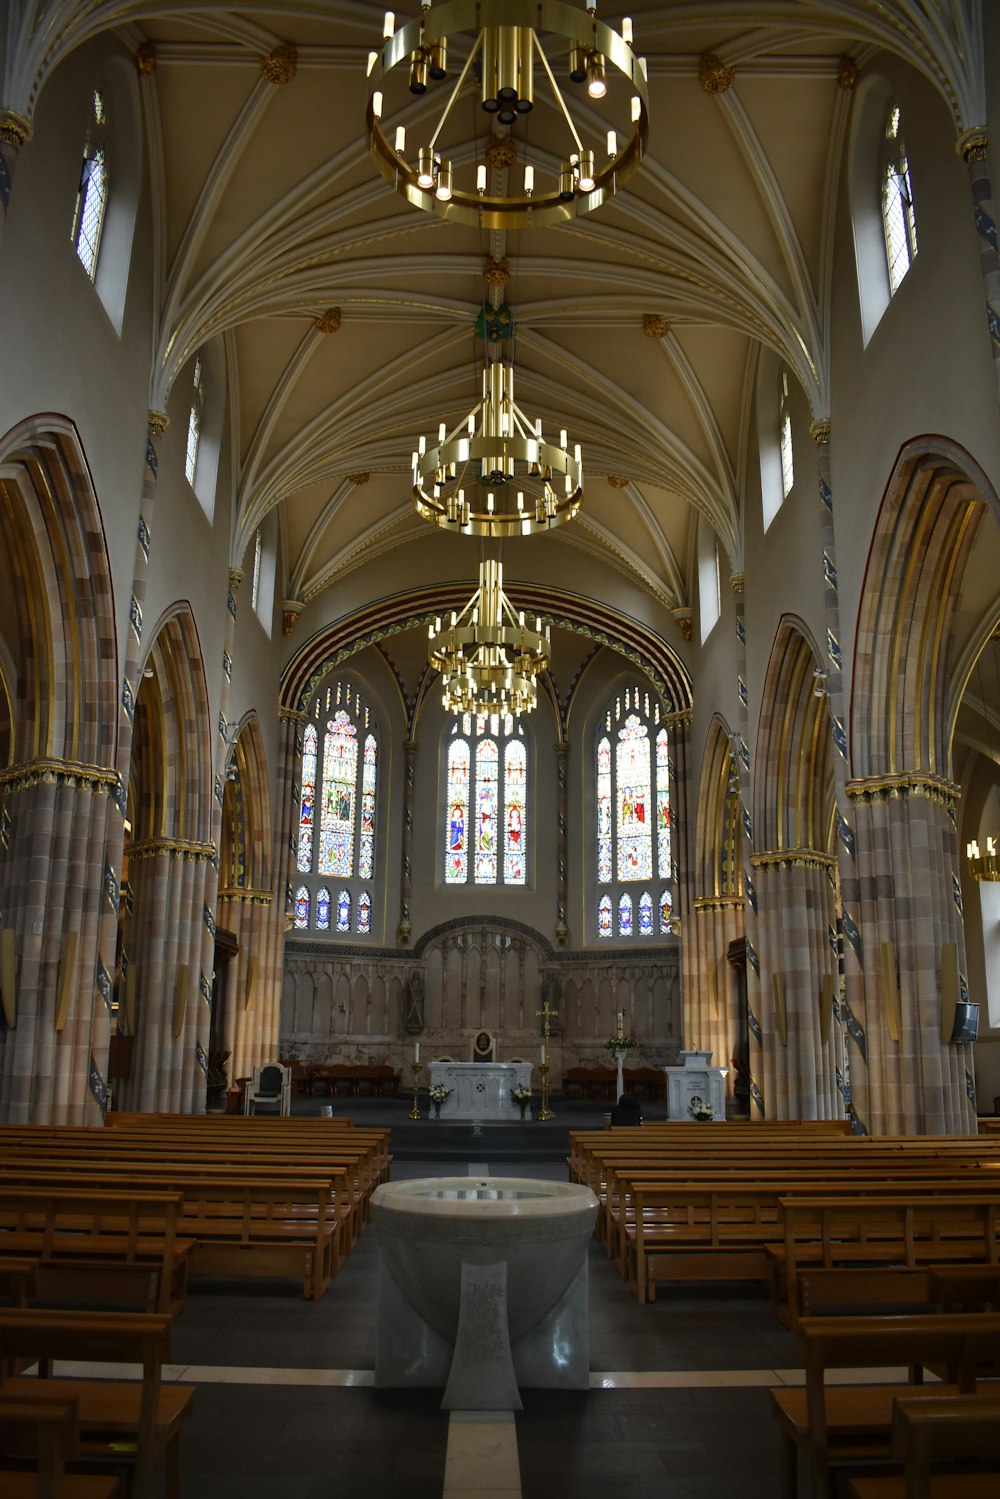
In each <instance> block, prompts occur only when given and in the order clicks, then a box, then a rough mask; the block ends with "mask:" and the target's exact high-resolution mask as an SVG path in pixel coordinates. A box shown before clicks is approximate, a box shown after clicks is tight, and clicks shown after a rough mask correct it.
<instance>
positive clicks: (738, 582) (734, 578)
mask: <svg viewBox="0 0 1000 1499" xmlns="http://www.w3.org/2000/svg"><path fill="white" fill-rule="evenodd" d="M745 582H746V578H745V577H744V575H743V573H730V574H729V586H730V588H731V589H732V590H733V592H734V593H742V592H743V585H744V583H745Z"/></svg>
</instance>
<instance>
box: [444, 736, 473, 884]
mask: <svg viewBox="0 0 1000 1499" xmlns="http://www.w3.org/2000/svg"><path fill="white" fill-rule="evenodd" d="M468 826H469V745H468V741H467V740H465V739H453V740H452V741H451V743H450V744H449V746H448V828H447V833H446V846H447V851H446V856H445V868H444V877H445V880H446V882H447V883H448V884H449V885H464V884H465V881H466V877H467V875H468V866H469V844H468V832H467V829H468Z"/></svg>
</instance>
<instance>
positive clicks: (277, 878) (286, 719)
mask: <svg viewBox="0 0 1000 1499" xmlns="http://www.w3.org/2000/svg"><path fill="white" fill-rule="evenodd" d="M305 721H306V715H305V714H304V713H297V712H295V711H294V710H293V709H292V708H279V709H278V722H279V727H280V737H279V740H278V767H277V770H278V773H277V778H276V792H275V795H276V804H275V814H274V860H273V876H272V888H273V892H274V900H273V905H272V911H273V917H274V921H275V924H276V951H275V957H274V962H275V964H276V965H277V966H276V981H277V984H278V993H279V1005H280V992H281V974H282V969H283V964H284V948H285V932H286V931H287V930H288V927H289V926H290V925H291V921H292V912H293V909H294V905H295V884H294V882H295V874H296V856H297V853H298V843H299V814H300V812H301V806H300V794H301V788H300V786H299V768H300V765H301V762H302V735H301V732H300V731H301V729H302V726H303V724H304V723H305Z"/></svg>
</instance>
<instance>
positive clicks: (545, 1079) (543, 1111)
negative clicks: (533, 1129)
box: [535, 1062, 555, 1120]
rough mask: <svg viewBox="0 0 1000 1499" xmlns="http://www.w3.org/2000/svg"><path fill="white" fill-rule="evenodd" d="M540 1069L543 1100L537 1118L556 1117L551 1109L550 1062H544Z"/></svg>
mask: <svg viewBox="0 0 1000 1499" xmlns="http://www.w3.org/2000/svg"><path fill="white" fill-rule="evenodd" d="M538 1070H539V1072H540V1073H541V1074H542V1102H541V1107H540V1108H539V1110H538V1113H537V1114H536V1115H535V1118H536V1119H541V1120H545V1119H554V1118H555V1115H554V1114H553V1113H552V1112H551V1110H550V1109H549V1064H548V1062H543V1063H542V1065H541V1066H540V1067H539V1069H538Z"/></svg>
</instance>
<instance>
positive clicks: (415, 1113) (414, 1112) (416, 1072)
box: [407, 1048, 424, 1119]
mask: <svg viewBox="0 0 1000 1499" xmlns="http://www.w3.org/2000/svg"><path fill="white" fill-rule="evenodd" d="M418 1050H419V1048H418ZM412 1067H413V1108H412V1109H411V1110H410V1112H409V1114H408V1115H407V1118H409V1119H422V1118H423V1117H424V1116H423V1114H421V1112H420V1110H419V1108H418V1107H417V1078H418V1077H419V1076H420V1063H419V1062H414V1063H413V1064H412Z"/></svg>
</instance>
